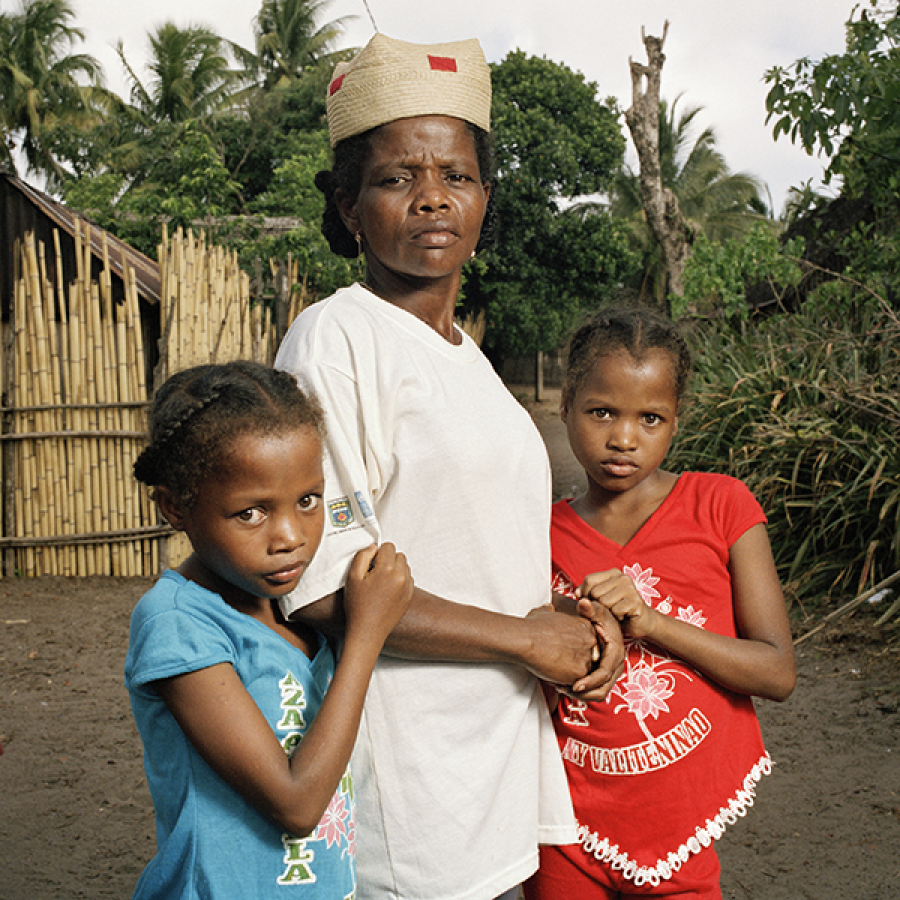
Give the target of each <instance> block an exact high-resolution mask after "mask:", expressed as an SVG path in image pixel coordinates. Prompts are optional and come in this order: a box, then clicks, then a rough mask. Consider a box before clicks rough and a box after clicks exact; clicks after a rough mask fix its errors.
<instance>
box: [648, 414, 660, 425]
mask: <svg viewBox="0 0 900 900" xmlns="http://www.w3.org/2000/svg"><path fill="white" fill-rule="evenodd" d="M660 422H662V417H661V416H658V415H657V414H656V413H644V424H645V425H658V424H659V423H660Z"/></svg>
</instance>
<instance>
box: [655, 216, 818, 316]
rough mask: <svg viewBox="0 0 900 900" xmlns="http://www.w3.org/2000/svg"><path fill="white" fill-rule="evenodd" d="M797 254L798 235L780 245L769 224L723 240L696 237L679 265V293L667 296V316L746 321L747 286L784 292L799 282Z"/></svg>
mask: <svg viewBox="0 0 900 900" xmlns="http://www.w3.org/2000/svg"><path fill="white" fill-rule="evenodd" d="M802 253H803V241H802V240H801V239H794V240H791V241H788V242H787V243H786V244H785V245H784V246H781V245H780V243H779V241H778V238H777V237H776V235H775V232H774V230H773V229H772V228H771V227H770V226H769V225H768V224H758V225H756V226H755V227H754V228H753V229H751V231H750V232H749V233H748V234H747V235H746V237H744V238H741V239H737V238H732V239H731V240H728V241H725V242H724V243H717V242H714V241H711V240H709V239H708V238H706V237H705V236H704V235H700V236H699V237H698V238H697V240H696V241H695V243H694V245H693V248H692V253H691V256H690V258H689V259H688V260H687V263H686V264H685V267H684V296H682V297H675V296H673V297H672V298H671V303H672V316H673V318H676V319H678V318H681V317H682V316H685V315H688V314H692V315H704V316H708V315H714V314H717V313H721V315H722V316H724V318H725V319H726V320H727V321H729V322H731V323H732V324H733V323H736V322H738V321H743V320H746V319H747V317H748V316H749V313H750V311H749V309H748V307H747V299H746V294H747V286H748V285H750V284H754V283H759V282H766V283H767V284H769V285H770V286H771V288H772V290H773V293H774V294H775V296H776V297H779V296H783V292H784V289H785V288H787V287H796V285H797V284H799V282H800V279H801V277H802V274H803V273H802V269H801V267H800V265H799V258H800V256H801V255H802Z"/></svg>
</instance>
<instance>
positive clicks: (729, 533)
mask: <svg viewBox="0 0 900 900" xmlns="http://www.w3.org/2000/svg"><path fill="white" fill-rule="evenodd" d="M765 521H766V518H765V515H764V514H763V511H762V509H761V508H760V506H759V504H758V503H757V502H756V500H755V499H754V497H753V495H752V494H751V493H750V491H749V490H748V489H747V488H746V487H745V486H744V484H742V483H741V482H740V481H737V480H736V479H734V478H730V477H728V476H725V475H713V474H701V473H696V472H690V473H686V474H684V475H681V476H680V477H679V479H678V481H677V482H676V484H675V487H674V488H673V489H672V491H671V493H670V494H669V496H668V497H667V498H666V499H665V501H664V502H663V503H662V505H661V506H660V507H659V509H658V510H656V512H655V513H654V514H653V515H652V516H651V517H650V519H649V520H648V521H647V522H646V523H645V524H644V526H643V527H642V528H641V529H640V531H638V533H637V534H636V535H635V536H634V537H633V538H632V539H631V540H630V541H629V542H628V543H627V544H626V545H625V546H624V547H622V546H619V545H618V544H616V543H615V542H614V541H611V540H609V539H608V538H606V537H604V536H603V535H601V534H599V533H598V532H597V531H595V530H594V529H593V528H591V527H590V526H589V525H587V524H586V523H585V522H584V521H583V520H582V519H581V518H579V516H578V515H577V514H576V513H574V512H573V511H572V508H571V506H570V505H569V503H568V501H562V502H560V503H557V504H556V505H555V506H554V507H553V520H552V525H551V542H552V552H553V567H554V587H555V589H556V590H557V591H559V592H560V593H566V592H571V591H572V590H574V588H575V587H576V586H577V585H580V584H581V582H582V581H583V580H584V577H585V576H586V575H588V574H589V573H591V572H601V571H605V570H608V569H621V570H623V571H624V572H626V573H627V574H628V575H630V576H631V577H632V579H633V580H634V582H635V584H636V585H637V588H638V590H639V591H640V593H641V596H642V597H643V598H644V600H645V602H646V603H648V604H649V605H650V606H652V607H654V608H655V609H657V610H659V611H660V612H664V613H666V614H667V615H671V616H677V617H678V618H680V619H684V620H686V621H688V622H692V623H693V624H695V625H698V626H700V627H702V628H705V629H707V630H709V631H714V632H717V633H718V634H724V635H728V636H729V637H735V636H736V628H735V621H734V609H733V604H732V595H731V577H730V574H729V570H728V554H729V548H730V547H731V546H732V545H733V544H734V542H735V541H736V540H737V539H738V538H739V537H741V535H742V534H744V532H746V531H747V530H748V529H749V528H751V527H752V526H754V525H757V524H759V523H762V522H765ZM554 725H555V727H556V732H557V737H558V739H559V746H560V749H561V751H562V754H563V760H564V761H565V766H566V773H567V775H568V778H569V785H570V788H571V791H572V800H573V803H574V806H575V815H576V817H577V818H578V822H579V841H580V843H579V844H572V845H569V846H567V847H561V848H559V849H560V850H561V851H562V852H563V853H565V854H566V855H567V856H568V857H569V858H570V859H571V860H572V861H573V862H574V863H575V864H576V865H578V866H579V867H581V868H584V869H587V870H588V871H590V869H591V868H592V867H596V866H601V867H602V866H612V867H613V869H614V870H616V871H617V872H619V873H620V876H624V877H625V878H627V879H629V880H631V881H633V882H634V883H635V884H638V885H640V884H657V883H659V882H660V881H664V880H667V879H669V878H670V877H671V875H672V874H673V872H675V871H677V870H678V869H679V868H680V867H681V864H682V863H683V862H685V861H686V860H687V859H688V858H689V857H690V855H691V854H692V853H698V852H699V851H700V850H701V849H702V848H703V847H706V846H709V845H710V843H711V842H712V841H713V840H715V839H716V838H718V837H719V836H720V835H721V834H722V831H723V830H724V828H725V826H726V825H727V824H728V823H729V822H734V821H735V817H736V816H742V815H744V813H745V811H746V808H747V807H748V806H751V805H752V803H753V796H754V792H755V786H756V783H757V782H758V781H759V780H760V778H761V777H762V775H763V774H767V773H768V772H769V771H770V770H771V763H770V760H769V757H768V755H767V754H766V752H765V749H764V747H763V743H762V737H761V735H760V731H759V724H758V722H757V719H756V713H755V712H754V709H753V703H752V701H751V700H750V698H749V697H747V696H743V695H739V694H735V693H733V692H731V691H729V690H726V689H725V688H723V687H720V686H719V685H717V684H715V683H713V682H712V681H710V680H709V679H708V678H706V677H705V676H703V675H701V674H700V673H699V672H697V671H696V670H695V669H693V668H692V667H691V666H689V665H687V664H686V663H683V662H681V661H680V660H678V659H673V658H672V657H670V656H669V655H668V654H666V653H665V652H664V651H662V650H660V649H659V648H658V647H655V646H653V645H652V644H649V643H644V642H641V641H629V642H627V655H626V665H625V672H624V673H623V675H622V676H621V678H620V679H619V681H618V682H617V684H616V686H615V687H614V688H613V690H612V692H611V693H610V695H609V697H608V698H607V699H606V701H605V702H603V703H590V704H587V703H581V702H578V701H573V700H569V699H568V698H566V697H562V696H561V697H560V704H559V708H558V710H557V712H556V714H555V715H554Z"/></svg>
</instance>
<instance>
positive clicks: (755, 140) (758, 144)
mask: <svg viewBox="0 0 900 900" xmlns="http://www.w3.org/2000/svg"><path fill="white" fill-rule="evenodd" d="M72 2H73V6H74V8H75V10H76V16H77V19H76V24H77V25H78V27H80V28H82V29H83V30H84V31H85V33H86V38H87V41H86V45H84V46H83V47H82V49H83V50H84V51H85V52H88V53H91V54H92V55H93V56H95V57H96V58H97V59H98V60H99V61H100V62H101V64H102V65H103V68H104V71H105V73H106V78H107V83H108V84H109V86H110V87H111V88H113V89H114V90H116V91H117V92H118V93H120V94H122V95H124V94H125V93H126V82H125V79H124V75H123V73H122V68H121V64H120V63H119V60H118V57H117V56H116V53H115V50H114V47H115V44H116V42H117V40H119V39H121V40H122V41H123V42H124V45H125V52H126V56H127V57H128V59H129V61H130V62H131V63H132V65H133V66H134V67H135V69H136V70H137V71H138V72H139V74H140V75H141V76H143V75H144V72H143V69H142V67H143V63H144V60H145V58H146V50H147V33H148V31H150V30H153V29H154V28H156V27H157V26H158V25H160V24H162V23H163V22H165V21H173V22H175V24H177V25H179V26H181V27H185V26H187V25H205V26H207V27H209V28H211V29H213V30H214V31H216V32H217V33H218V34H220V35H222V36H223V37H226V38H228V39H229V40H232V41H236V42H237V43H239V44H242V45H243V46H246V47H252V44H253V37H252V35H253V31H252V21H253V17H254V16H255V15H256V13H257V12H258V11H259V5H260V4H259V3H258V2H256V0H215V2H214V0H152V2H147V3H146V4H144V3H135V2H123V0H72ZM855 3H856V0H756V2H754V3H747V2H744V3H741V2H737V3H728V2H724V0H680V2H665V0H630V2H623V0H549V2H548V0H542V2H538V0H516V2H514V0H444V2H443V3H436V2H433V0H432V2H422V0H368V9H369V10H370V11H371V16H372V17H373V18H374V20H375V24H376V25H377V27H378V30H379V31H382V32H384V33H385V34H388V35H390V36H391V37H396V38H400V39H401V40H406V41H413V42H421V43H431V42H437V41H447V40H458V39H461V38H468V37H477V38H478V39H479V40H480V41H481V44H482V46H483V47H484V51H485V55H486V56H487V58H488V61H489V62H499V61H500V60H502V59H503V58H504V57H505V56H506V54H507V53H509V52H510V51H511V50H515V49H521V50H524V51H526V52H527V53H530V54H533V55H536V56H546V57H547V58H548V59H551V60H553V61H554V62H559V63H565V64H566V65H567V66H569V67H570V68H571V69H574V70H576V71H579V72H581V73H583V74H584V75H585V77H586V78H587V79H588V80H589V81H593V82H595V83H596V84H597V92H598V95H599V97H600V98H606V97H609V96H614V97H617V98H618V99H619V101H620V105H621V107H622V108H623V109H626V108H627V107H628V106H630V105H631V81H630V76H629V69H628V58H629V56H631V57H633V58H634V59H636V60H640V61H642V62H643V61H646V55H645V52H644V47H643V44H642V43H641V27H642V26H643V27H645V28H646V30H647V32H648V33H649V34H654V35H657V36H659V35H661V34H662V30H663V25H664V23H665V21H666V20H667V19H668V20H669V34H668V38H667V40H666V45H665V51H664V52H665V54H666V64H665V67H664V68H663V74H662V96H663V97H664V98H665V99H668V100H670V101H671V100H674V99H675V97H677V96H678V95H679V94H681V95H683V96H682V99H681V101H680V106H679V108H680V109H685V108H687V107H690V106H702V107H703V108H704V112H703V114H702V117H698V120H695V121H699V122H700V124H701V125H702V126H703V127H705V126H707V125H711V126H712V127H713V128H714V129H715V131H716V135H717V138H718V146H719V148H720V149H721V151H722V152H723V153H724V155H725V159H726V161H727V163H728V165H729V167H730V168H731V170H732V171H743V172H748V173H750V174H753V175H756V176H757V177H759V178H761V179H762V180H763V181H764V182H765V183H766V184H767V185H768V186H769V190H770V191H771V193H772V198H773V203H774V206H775V209H776V212H780V211H781V209H782V206H783V203H784V198H785V195H786V193H787V190H788V188H790V187H791V186H795V185H799V184H800V183H802V182H804V181H807V180H808V179H813V182H814V183H817V182H818V179H819V176H820V175H821V171H822V163H821V161H820V160H818V159H816V158H811V157H809V156H807V155H806V154H805V153H804V152H803V151H802V150H801V149H800V148H798V147H795V146H793V145H792V144H791V143H790V141H789V140H788V139H787V138H784V137H782V138H780V139H779V140H778V141H777V142H775V141H773V139H772V129H771V125H766V124H765V117H766V112H765V95H766V90H767V88H766V85H765V83H764V81H763V76H764V74H765V72H766V71H767V70H768V69H770V68H771V67H773V66H778V65H780V66H784V67H787V66H789V65H791V64H792V63H793V62H794V61H795V60H796V59H798V58H800V57H804V56H807V57H810V58H812V59H820V58H821V57H822V56H823V55H826V54H829V53H840V52H842V51H843V49H844V23H845V21H846V20H847V18H848V16H849V14H850V11H851V10H852V9H853V7H854V5H855ZM13 6H15V7H18V0H15V2H13V0H0V9H7V10H8V9H11V8H13ZM325 15H326V18H327V19H328V20H334V19H339V18H343V17H351V18H349V19H348V21H347V22H346V31H345V39H344V40H343V41H342V46H347V47H355V46H361V45H362V44H364V43H365V42H366V41H367V40H368V39H369V38H370V37H371V35H372V33H373V31H374V28H373V25H372V21H371V19H370V16H369V13H368V12H367V9H366V2H365V0H332V2H331V3H330V4H328V5H327V6H326V8H325ZM352 17H355V18H352ZM623 127H624V124H623ZM626 133H627V129H626ZM629 147H630V142H629ZM630 152H631V153H633V151H630Z"/></svg>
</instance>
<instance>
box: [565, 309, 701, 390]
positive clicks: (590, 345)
mask: <svg viewBox="0 0 900 900" xmlns="http://www.w3.org/2000/svg"><path fill="white" fill-rule="evenodd" d="M622 350H625V351H626V352H627V353H628V354H629V355H630V356H631V357H632V358H633V359H634V360H636V361H637V362H640V361H641V360H643V359H644V358H645V357H646V356H647V354H648V353H649V352H650V351H652V350H663V351H665V352H666V353H668V354H669V357H670V359H671V361H672V377H673V379H674V381H675V390H676V393H677V396H678V400H679V402H680V401H681V398H682V397H683V396H684V392H685V391H686V390H687V386H688V381H689V380H690V377H691V353H690V350H688V346H687V343H686V342H685V340H684V338H683V337H682V336H681V334H680V333H679V331H678V328H677V327H676V326H675V324H674V323H673V322H672V321H671V320H670V319H667V318H666V317H665V316H662V315H660V314H659V313H657V312H654V311H653V310H651V309H648V308H647V307H643V306H618V307H609V308H607V309H602V310H600V312H598V313H595V314H594V315H593V316H592V317H591V318H590V319H588V321H587V322H585V323H584V324H583V325H582V326H581V327H580V328H578V330H577V331H576V332H575V333H574V334H573V335H572V337H571V339H570V341H569V348H568V352H567V356H566V375H565V379H564V381H563V390H562V402H563V406H566V407H568V406H570V405H571V403H572V401H573V400H574V398H575V394H576V393H577V392H578V390H579V388H581V386H582V385H583V384H584V381H585V379H586V378H587V376H588V373H589V372H590V371H591V369H592V368H593V366H594V363H595V362H596V361H597V360H598V359H599V358H601V357H604V356H609V355H610V354H613V353H618V352H620V351H622Z"/></svg>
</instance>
